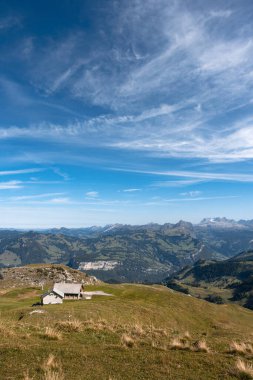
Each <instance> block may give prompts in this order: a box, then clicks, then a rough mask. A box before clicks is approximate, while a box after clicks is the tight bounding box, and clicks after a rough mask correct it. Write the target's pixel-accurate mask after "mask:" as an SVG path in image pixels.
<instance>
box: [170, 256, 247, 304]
mask: <svg viewBox="0 0 253 380" xmlns="http://www.w3.org/2000/svg"><path fill="white" fill-rule="evenodd" d="M164 282H165V284H166V285H167V286H168V287H172V288H177V289H178V290H181V291H184V292H188V293H189V294H191V295H194V296H197V297H200V298H206V299H209V300H210V301H214V302H222V301H229V302H235V303H238V304H240V305H242V306H245V307H248V308H251V309H253V251H246V252H242V253H241V254H239V255H237V256H235V257H234V258H231V259H228V260H225V261H222V262H215V261H211V262H210V261H203V260H200V261H199V262H196V263H195V264H194V265H193V266H192V267H186V268H184V269H182V270H181V271H179V272H178V273H177V274H175V275H173V276H171V277H170V278H168V279H166V280H165V281H164Z"/></svg>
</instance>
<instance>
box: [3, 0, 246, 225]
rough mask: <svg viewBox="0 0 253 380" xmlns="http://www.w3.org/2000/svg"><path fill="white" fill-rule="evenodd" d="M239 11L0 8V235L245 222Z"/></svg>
mask: <svg viewBox="0 0 253 380" xmlns="http://www.w3.org/2000/svg"><path fill="white" fill-rule="evenodd" d="M252 19H253V3H252V1H251V0H249V1H247V0H242V1H229V0H226V1H222V0H218V1H215V0H212V1H208V0H199V1H198V0H184V1H180V0H175V1H174V0H169V1H168V0H145V1H144V0H129V1H117V0H108V1H105V0H103V1H102V0H100V1H98V0H92V1H91V0H89V1H88V0H87V1H85V0H82V1H78V0H75V1H70V0H62V1H56V0H50V1H49V0H43V1H41V0H37V1H32V0H23V1H22V2H21V1H14V0H9V1H0V49H1V54H0V110H1V112H0V227H19V228H39V227H41V228H43V227H49V226H56V227H60V226H69V227H78V226H87V225H94V224H96V225H103V224H107V223H132V224H134V223H136V224H140V223H149V222H159V223H164V222H176V221H178V220H179V219H185V220H189V221H192V222H198V221H199V220H200V219H202V218H203V217H214V216H227V217H230V218H235V219H240V218H245V219H252V218H253V213H252V209H253V207H252V206H253V198H252V189H253V170H252V168H253V112H252V111H253V91H252V90H253V37H252V36H253V23H252Z"/></svg>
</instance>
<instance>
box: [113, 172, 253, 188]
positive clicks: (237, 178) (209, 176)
mask: <svg viewBox="0 0 253 380" xmlns="http://www.w3.org/2000/svg"><path fill="white" fill-rule="evenodd" d="M113 170H115V171H123V172H131V173H142V174H152V175H156V176H165V177H178V178H191V179H190V182H189V184H191V183H192V180H193V181H194V182H193V183H196V182H195V180H197V181H199V180H201V181H202V180H204V181H212V180H214V181H231V182H245V183H246V182H249V183H250V182H253V174H244V173H212V172H196V171H184V170H174V171H173V170H168V171H162V170H157V171H155V170H135V169H118V168H114V169H113ZM180 182H181V180H179V183H180ZM176 183H177V182H176ZM187 183H188V180H187V182H186V184H187ZM155 184H156V183H155ZM157 184H158V186H162V185H163V182H158V183H157ZM164 184H165V187H166V186H167V185H169V184H170V181H166V182H164Z"/></svg>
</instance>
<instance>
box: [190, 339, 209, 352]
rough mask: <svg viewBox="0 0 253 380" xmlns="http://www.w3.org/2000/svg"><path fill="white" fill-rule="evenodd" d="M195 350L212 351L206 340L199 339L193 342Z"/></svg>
mask: <svg viewBox="0 0 253 380" xmlns="http://www.w3.org/2000/svg"><path fill="white" fill-rule="evenodd" d="M193 351H197V352H210V348H209V347H208V345H207V343H206V341H205V340H197V341H196V342H195V343H194V344H193Z"/></svg>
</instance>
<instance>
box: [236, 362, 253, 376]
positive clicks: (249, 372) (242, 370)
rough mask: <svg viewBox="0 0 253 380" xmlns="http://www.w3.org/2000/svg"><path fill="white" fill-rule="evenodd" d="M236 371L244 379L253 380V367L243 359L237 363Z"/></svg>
mask: <svg viewBox="0 0 253 380" xmlns="http://www.w3.org/2000/svg"><path fill="white" fill-rule="evenodd" d="M236 369H237V371H238V374H239V376H240V377H241V378H243V379H245V380H246V379H253V365H252V364H249V363H247V362H245V361H243V360H241V359H238V360H237V362H236Z"/></svg>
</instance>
